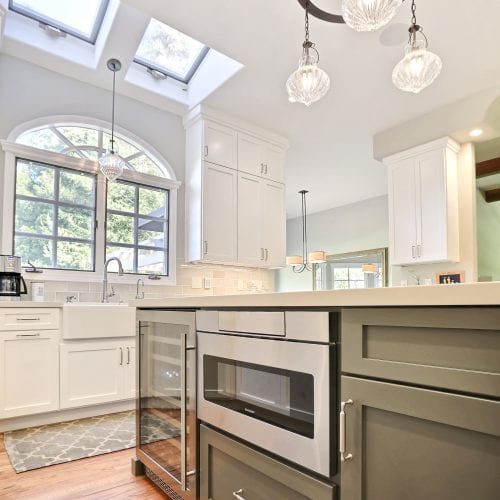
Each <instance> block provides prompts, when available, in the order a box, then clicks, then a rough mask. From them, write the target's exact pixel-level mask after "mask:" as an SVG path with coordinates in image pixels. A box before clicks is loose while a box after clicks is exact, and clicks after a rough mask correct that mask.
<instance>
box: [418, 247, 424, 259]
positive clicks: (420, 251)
mask: <svg viewBox="0 0 500 500" xmlns="http://www.w3.org/2000/svg"><path fill="white" fill-rule="evenodd" d="M422 248H423V246H422V245H417V257H422V253H423V250H422Z"/></svg>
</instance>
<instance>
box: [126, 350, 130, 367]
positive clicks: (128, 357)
mask: <svg viewBox="0 0 500 500" xmlns="http://www.w3.org/2000/svg"><path fill="white" fill-rule="evenodd" d="M129 364H130V347H127V365H129Z"/></svg>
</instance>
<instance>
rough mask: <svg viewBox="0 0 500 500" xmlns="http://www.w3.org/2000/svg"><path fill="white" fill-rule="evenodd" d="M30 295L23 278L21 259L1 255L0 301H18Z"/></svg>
mask: <svg viewBox="0 0 500 500" xmlns="http://www.w3.org/2000/svg"><path fill="white" fill-rule="evenodd" d="M26 293H28V291H27V289H26V282H25V281H24V278H23V277H22V276H21V257H16V256H15V255H0V300H10V299H14V300H15V299H16V298H17V300H19V299H18V297H19V296H21V295H24V294H26Z"/></svg>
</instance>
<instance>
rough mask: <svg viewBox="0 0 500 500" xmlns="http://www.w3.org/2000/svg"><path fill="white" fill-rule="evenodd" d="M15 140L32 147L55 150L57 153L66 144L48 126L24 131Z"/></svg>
mask: <svg viewBox="0 0 500 500" xmlns="http://www.w3.org/2000/svg"><path fill="white" fill-rule="evenodd" d="M16 142H18V143H19V144H24V145H26V146H31V147H33V148H38V149H46V150H47V151H55V152H57V153H60V152H61V151H62V150H63V149H64V148H66V147H67V144H65V143H64V142H63V141H62V140H61V139H59V137H57V135H56V134H54V132H52V130H50V129H48V128H43V129H41V130H30V131H28V132H25V133H24V134H22V135H20V136H19V137H18V139H17V141H16Z"/></svg>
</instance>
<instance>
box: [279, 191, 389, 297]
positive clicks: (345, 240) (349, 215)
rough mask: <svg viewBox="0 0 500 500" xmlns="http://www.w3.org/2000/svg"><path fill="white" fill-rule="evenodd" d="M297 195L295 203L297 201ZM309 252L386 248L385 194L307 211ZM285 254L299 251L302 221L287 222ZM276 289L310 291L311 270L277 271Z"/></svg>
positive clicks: (341, 251) (290, 220) (299, 252)
mask: <svg viewBox="0 0 500 500" xmlns="http://www.w3.org/2000/svg"><path fill="white" fill-rule="evenodd" d="M299 201H300V199H299V196H298V195H297V202H299ZM307 230H308V247H309V251H313V250H324V251H326V252H327V253H328V254H337V253H345V252H355V251H358V250H368V249H371V248H381V247H386V246H387V245H388V241H389V222H388V203H387V196H379V197H377V198H370V199H368V200H363V201H360V202H358V203H352V204H350V205H344V206H342V207H338V208H333V209H331V210H325V211H323V212H317V213H314V214H310V215H308V217H307ZM286 249H287V250H286V252H287V255H301V254H302V220H301V218H300V217H298V218H295V219H289V220H288V221H287V244H286ZM276 290H277V291H280V292H284V291H298V290H312V273H311V272H308V271H304V272H303V273H301V274H296V273H294V272H293V271H292V270H291V268H286V269H281V270H279V271H277V272H276Z"/></svg>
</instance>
